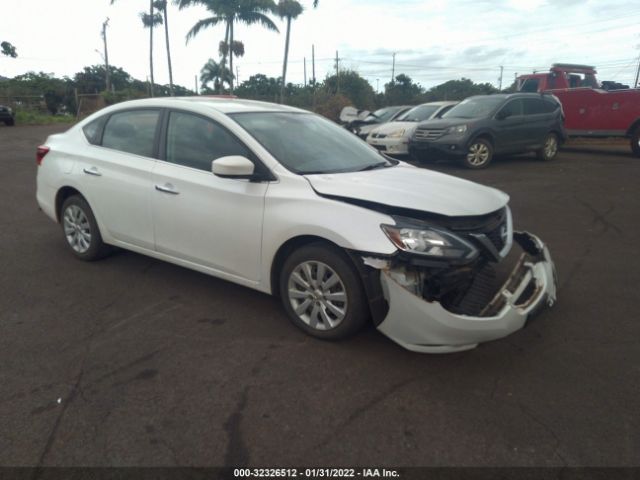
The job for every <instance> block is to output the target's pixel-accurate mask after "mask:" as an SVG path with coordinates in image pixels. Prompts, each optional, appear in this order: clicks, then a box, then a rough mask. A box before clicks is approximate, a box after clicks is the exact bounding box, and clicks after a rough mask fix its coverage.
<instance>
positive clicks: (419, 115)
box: [395, 105, 439, 122]
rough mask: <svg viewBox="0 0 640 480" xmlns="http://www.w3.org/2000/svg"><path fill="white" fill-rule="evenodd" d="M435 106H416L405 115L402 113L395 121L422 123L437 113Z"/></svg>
mask: <svg viewBox="0 0 640 480" xmlns="http://www.w3.org/2000/svg"><path fill="white" fill-rule="evenodd" d="M438 108H439V107H437V106H435V105H418V106H417V107H413V108H412V109H411V110H409V111H408V112H406V113H403V114H402V115H400V116H399V117H398V118H396V120H395V121H397V122H423V121H425V120H429V119H430V118H431V116H432V115H433V114H434V113H436V112H437V111H438Z"/></svg>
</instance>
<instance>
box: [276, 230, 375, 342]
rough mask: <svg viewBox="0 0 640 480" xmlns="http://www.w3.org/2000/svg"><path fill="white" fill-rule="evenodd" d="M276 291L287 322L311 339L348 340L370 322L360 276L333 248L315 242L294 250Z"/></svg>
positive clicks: (351, 264) (346, 259)
mask: <svg viewBox="0 0 640 480" xmlns="http://www.w3.org/2000/svg"><path fill="white" fill-rule="evenodd" d="M279 287H280V298H281V301H282V305H283V307H284V309H285V311H286V312H287V315H288V316H289V319H290V320H291V321H292V322H293V324H294V325H295V326H297V327H298V328H300V329H301V330H303V331H304V332H306V333H307V334H309V335H311V336H313V337H316V338H320V339H323V340H340V339H343V338H347V337H349V336H351V335H353V334H355V333H356V332H358V331H359V330H360V329H361V328H362V327H363V326H364V324H365V323H366V322H367V320H368V318H369V307H368V302H367V297H366V294H365V292H364V288H363V286H362V281H361V279H360V275H359V274H358V272H357V271H356V269H355V267H354V265H353V263H352V262H351V260H350V259H349V257H348V256H347V255H346V254H345V253H344V252H343V251H342V250H340V249H339V248H337V247H334V246H332V245H329V244H326V243H323V242H317V243H312V244H309V245H306V246H303V247H301V248H299V249H298V250H295V251H294V252H293V253H292V254H291V255H289V258H287V260H286V261H285V262H284V265H283V266H282V271H281V272H280V279H279Z"/></svg>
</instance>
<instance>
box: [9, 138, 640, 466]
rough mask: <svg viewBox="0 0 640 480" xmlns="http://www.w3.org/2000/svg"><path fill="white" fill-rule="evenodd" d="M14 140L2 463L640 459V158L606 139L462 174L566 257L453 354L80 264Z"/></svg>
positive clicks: (21, 143)
mask: <svg viewBox="0 0 640 480" xmlns="http://www.w3.org/2000/svg"><path fill="white" fill-rule="evenodd" d="M63 129H64V127H55V126H54V127H15V128H5V127H0V179H1V187H0V200H1V202H2V209H0V227H1V228H0V386H1V387H0V432H1V433H0V465H3V466H7V465H25V466H35V465H38V466H43V465H57V466H69V465H92V466H114V465H115V466H130V465H144V466H173V465H180V466H209V465H217V466H221V465H231V466H245V465H251V466H260V465H262V466H278V467H286V466H296V465H297V466H301V465H316V466H350V465H352V466H355V465H358V466H371V465H378V466H384V465H389V466H419V465H429V466H447V465H458V466H465V465H473V466H505V465H509V466H564V465H571V466H639V465H640V408H639V405H640V401H639V400H638V399H639V398H640V314H639V312H638V309H639V307H640V301H639V297H640V243H639V242H638V238H639V237H640V195H639V193H638V192H639V187H638V185H639V180H640V160H639V159H636V158H633V157H631V156H630V154H628V153H627V147H626V146H609V147H600V146H597V145H587V146H582V147H574V148H571V149H569V150H565V151H563V152H561V154H560V156H559V157H558V158H557V159H556V160H554V161H553V162H550V163H541V162H538V161H536V160H534V159H533V157H528V156H520V157H513V158H505V159H500V160H497V161H496V162H495V163H494V164H493V165H492V166H491V167H490V168H489V169H488V170H485V171H476V172H470V171H467V170H463V169H459V168H457V167H455V166H451V165H447V164H443V165H436V166H435V167H433V168H436V169H438V170H440V171H444V172H447V173H451V174H453V175H458V176H461V177H465V178H468V179H471V180H474V181H478V182H481V183H484V184H488V185H491V186H495V187H497V188H500V189H502V190H504V191H506V192H507V193H509V195H510V196H511V206H512V210H513V214H514V219H515V226H516V228H519V229H527V230H530V231H531V232H534V233H536V234H538V235H539V236H540V237H541V238H542V239H543V240H544V241H545V242H546V243H547V244H548V245H549V248H550V250H551V252H552V254H553V255H554V257H555V260H556V264H557V267H558V271H559V282H560V290H559V298H558V303H557V304H556V305H555V306H554V307H553V309H551V310H548V311H546V312H544V313H543V314H542V315H540V316H539V317H537V318H536V319H535V321H534V322H532V323H531V324H530V325H529V326H528V327H527V328H526V329H524V330H522V331H520V332H517V333H516V334H514V335H512V336H510V337H508V338H506V339H503V340H500V341H496V342H492V343H488V344H485V345H482V346H480V347H479V348H477V349H476V350H473V351H470V352H467V353H461V354H453V355H446V356H432V355H421V354H415V353H411V352H408V351H405V350H403V349H402V348H400V347H398V346H396V345H395V344H393V343H392V342H391V341H390V340H388V339H387V338H386V337H384V336H382V335H381V334H379V333H377V332H376V331H375V330H373V329H370V330H368V331H365V332H363V333H362V334H360V335H358V336H357V337H355V338H353V339H351V340H349V341H345V342H342V343H327V342H321V341H318V340H314V339H312V338H309V337H307V336H305V335H304V334H302V333H301V332H300V331H299V330H297V329H296V328H295V327H294V326H292V325H291V324H290V323H289V321H288V320H287V319H286V317H285V315H284V313H283V311H282V310H281V309H280V307H279V303H278V301H277V300H276V299H274V298H271V297H269V296H267V295H263V294H260V293H258V292H255V291H252V290H249V289H247V288H243V287H239V286H236V285H233V284H231V283H227V282H224V281H221V280H217V279H215V278H211V277H207V276H205V275H202V274H199V273H196V272H193V271H190V270H186V269H184V268H180V267H177V266H173V265H170V264H167V263H163V262H160V261H156V260H153V259H150V258H147V257H144V256H141V255H137V254H133V253H127V252H118V253H117V254H115V255H113V256H111V257H109V258H107V259H105V260H103V261H100V262H97V263H83V262H80V261H77V260H75V259H74V258H72V256H71V255H70V254H69V253H68V252H67V251H66V249H65V245H64V241H63V238H62V235H61V233H60V231H59V227H58V226H57V225H55V224H54V223H53V222H51V221H50V220H49V219H48V218H47V217H45V216H44V214H42V213H41V212H40V211H39V210H38V208H37V204H36V201H35V172H36V165H35V148H36V146H37V145H38V144H39V143H41V142H42V141H44V139H45V137H46V136H47V135H48V134H50V133H54V132H56V131H61V130H63Z"/></svg>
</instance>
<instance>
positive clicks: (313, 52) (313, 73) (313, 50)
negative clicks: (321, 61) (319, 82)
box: [311, 45, 316, 88]
mask: <svg viewBox="0 0 640 480" xmlns="http://www.w3.org/2000/svg"><path fill="white" fill-rule="evenodd" d="M311 78H312V79H313V85H314V88H315V85H316V46H315V45H311Z"/></svg>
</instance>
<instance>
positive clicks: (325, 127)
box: [229, 112, 394, 175]
mask: <svg viewBox="0 0 640 480" xmlns="http://www.w3.org/2000/svg"><path fill="white" fill-rule="evenodd" d="M229 116H230V117H231V118H233V119H234V120H235V121H236V122H238V123H239V124H240V126H241V127H242V128H244V129H245V130H246V131H247V132H249V133H250V134H251V135H252V136H253V137H254V138H255V139H256V140H257V141H258V142H260V143H261V144H262V146H263V147H264V148H266V149H267V150H268V151H269V153H271V155H273V156H274V157H275V158H276V159H277V160H278V161H279V162H280V163H281V164H282V165H283V166H285V167H286V168H287V169H289V170H291V171H292V172H295V173H298V174H301V175H304V174H311V173H341V172H356V171H359V170H371V169H373V168H382V167H387V166H391V165H394V163H392V162H390V161H388V160H385V158H384V156H383V155H382V154H380V153H379V152H377V151H376V150H374V149H373V148H371V147H370V146H368V145H367V144H366V143H365V142H363V141H362V140H360V139H359V138H358V137H356V136H355V135H353V134H352V133H351V132H349V131H347V130H345V129H344V128H340V127H339V126H338V125H336V124H335V123H333V122H330V121H329V120H326V119H324V118H322V117H320V116H318V115H314V114H311V113H295V112H259V113H256V112H254V113H232V114H229Z"/></svg>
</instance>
